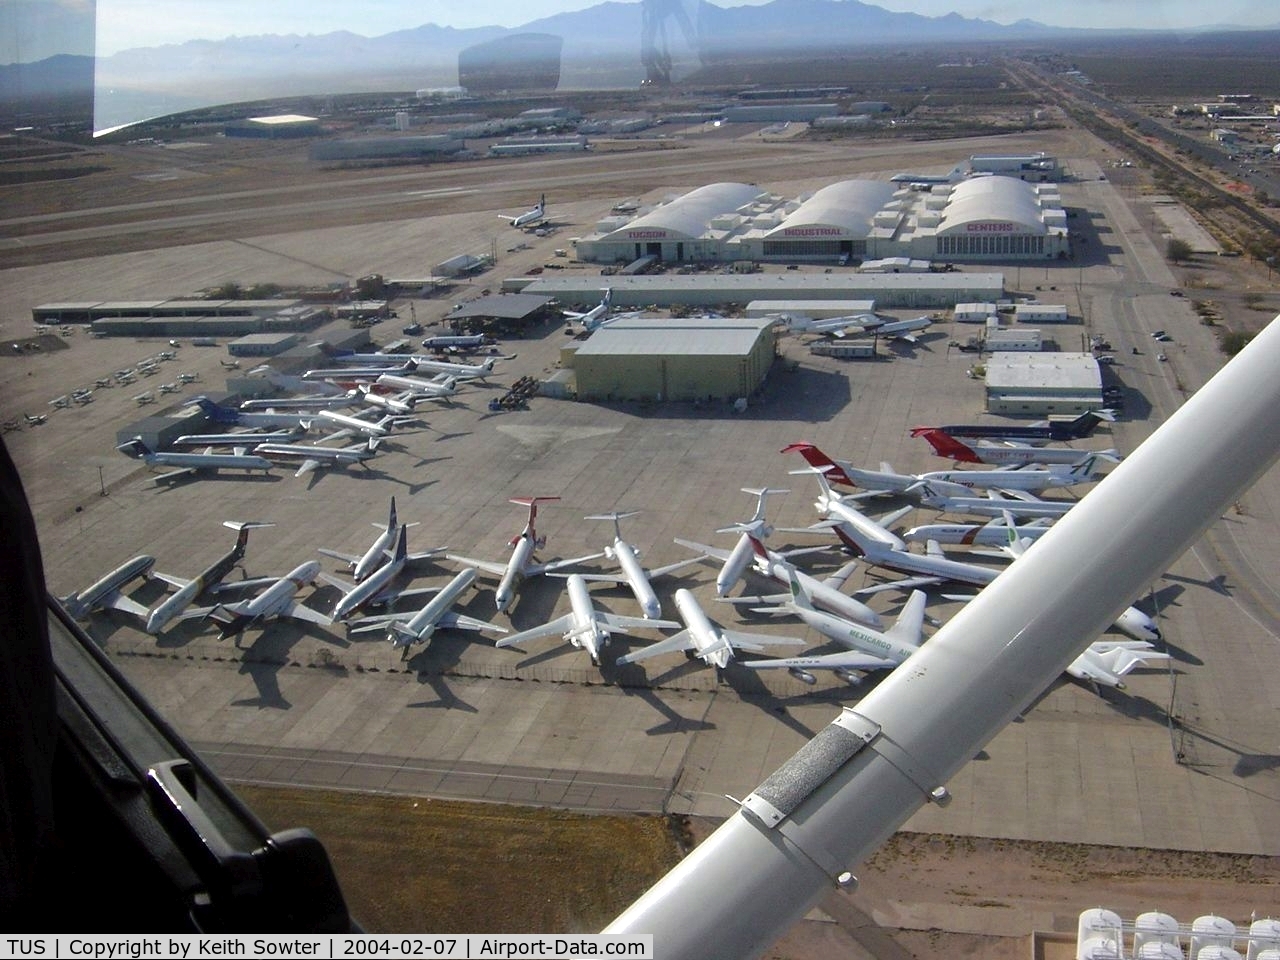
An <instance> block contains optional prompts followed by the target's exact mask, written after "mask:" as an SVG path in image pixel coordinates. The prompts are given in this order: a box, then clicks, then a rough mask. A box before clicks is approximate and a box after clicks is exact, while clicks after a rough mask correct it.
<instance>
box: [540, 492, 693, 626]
mask: <svg viewBox="0 0 1280 960" xmlns="http://www.w3.org/2000/svg"><path fill="white" fill-rule="evenodd" d="M638 512H639V511H636V510H633V511H631V512H630V513H616V512H615V513H601V514H591V515H590V516H588V517H585V518H584V519H587V520H612V521H613V545H612V546H609V547H605V550H604V555H605V556H606V557H608V558H609V559H610V560H616V561H617V562H618V566H619V567H620V568H621V570H622V573H621V575H617V574H607V573H586V574H577V573H574V574H568V576H573V577H581V578H582V579H583V580H591V581H597V582H603V583H625V584H626V585H627V586H629V587H630V588H631V592H632V594H634V595H635V598H636V601H637V602H638V603H639V604H640V609H641V610H642V611H643V612H644V615H645V616H646V617H648V618H649V619H653V618H655V617H660V616H662V605H661V604H660V603H659V602H658V597H657V595H656V594H655V593H654V592H653V585H652V584H651V583H650V582H649V581H650V580H651V579H652V578H653V577H660V576H663V575H664V574H668V573H675V572H676V571H677V570H683V569H684V568H685V567H688V566H692V565H693V564H695V563H700V562H701V561H702V559H703V558H702V557H690V558H689V559H687V560H677V561H676V562H675V563H669V564H667V565H666V566H665V567H657V568H655V569H653V570H646V569H645V568H644V566H643V565H642V564H641V563H640V551H639V550H637V549H636V548H635V547H633V546H632V545H631V544H629V543H627V541H625V540H623V539H622V527H621V525H620V523H619V521H621V520H624V519H626V518H627V517H634V516H636V514H637V513H638ZM556 576H564V574H556Z"/></svg>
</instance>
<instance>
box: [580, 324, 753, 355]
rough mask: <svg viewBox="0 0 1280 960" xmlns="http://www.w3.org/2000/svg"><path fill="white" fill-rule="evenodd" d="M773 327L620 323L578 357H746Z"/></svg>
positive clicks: (594, 336)
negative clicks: (764, 333)
mask: <svg viewBox="0 0 1280 960" xmlns="http://www.w3.org/2000/svg"><path fill="white" fill-rule="evenodd" d="M772 326H773V321H772V320H768V319H758V320H748V319H743V318H737V317H734V318H729V317H686V318H683V319H680V320H664V319H660V318H658V319H655V318H645V317H638V318H636V319H632V320H616V321H614V322H613V323H610V324H608V325H607V326H604V327H600V328H598V329H597V330H596V331H595V333H593V334H592V335H591V337H590V338H589V339H588V340H587V342H586V343H584V344H583V345H582V346H581V347H579V348H578V352H577V356H579V357H590V356H597V357H601V356H619V355H623V354H625V355H630V356H645V357H647V356H704V357H705V356H712V355H715V356H731V357H738V356H746V355H747V354H749V353H750V352H751V350H752V348H753V347H754V346H755V344H756V342H757V341H758V340H759V339H760V334H761V332H762V331H765V330H768V329H769V328H771V327H772Z"/></svg>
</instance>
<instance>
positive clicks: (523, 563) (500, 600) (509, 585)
mask: <svg viewBox="0 0 1280 960" xmlns="http://www.w3.org/2000/svg"><path fill="white" fill-rule="evenodd" d="M559 499H560V498H559V497H512V498H511V502H512V503H518V504H520V505H521V506H526V507H528V508H529V520H528V522H527V523H526V524H525V525H524V529H523V530H521V531H520V532H519V533H518V534H516V535H515V536H514V537H512V538H511V540H510V547H511V557H510V559H509V560H507V562H506V563H495V562H493V561H491V560H476V559H474V558H472V557H464V556H461V555H460V554H454V553H447V554H445V556H447V557H448V558H449V559H450V560H454V561H456V562H458V563H465V564H467V565H468V566H472V567H478V568H479V569H480V570H482V571H484V572H485V573H488V574H492V575H494V576H497V577H500V578H501V579H500V581H499V582H498V589H497V591H496V592H495V593H494V598H493V599H494V603H495V604H496V606H497V609H498V612H499V613H505V612H506V610H507V608H508V607H510V606H511V602H512V601H513V600H515V598H516V588H517V587H518V586H519V584H520V582H521V581H522V580H524V579H526V578H527V577H534V576H537V575H539V574H543V573H548V572H550V571H552V570H559V569H560V568H562V567H568V566H572V565H573V564H575V563H584V562H586V561H587V560H595V559H596V558H597V557H601V556H604V554H603V552H601V553H589V554H587V555H586V556H583V557H575V558H573V559H572V560H552V561H549V562H547V563H539V562H537V561H535V560H534V552H535V551H536V550H538V549H540V548H541V547H542V546H544V545H545V544H546V538H545V537H544V538H541V539H540V538H539V537H538V534H537V531H536V530H535V529H534V522H535V521H536V519H537V517H538V504H540V503H550V502H552V501H555V500H559Z"/></svg>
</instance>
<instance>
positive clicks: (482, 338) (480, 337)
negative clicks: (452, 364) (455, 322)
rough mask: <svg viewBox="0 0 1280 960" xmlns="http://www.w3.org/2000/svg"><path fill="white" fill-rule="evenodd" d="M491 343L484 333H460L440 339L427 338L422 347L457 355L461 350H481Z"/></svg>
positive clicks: (445, 335) (443, 336)
mask: <svg viewBox="0 0 1280 960" xmlns="http://www.w3.org/2000/svg"><path fill="white" fill-rule="evenodd" d="M489 342H490V340H489V337H488V336H486V335H485V334H483V333H465V334H462V333H460V334H444V335H442V336H438V337H427V338H426V339H425V340H423V341H422V346H423V348H424V349H426V350H436V351H439V352H441V353H457V352H458V351H460V350H465V351H468V352H470V351H472V350H479V349H480V348H481V347H483V346H484V345H485V344H486V343H489Z"/></svg>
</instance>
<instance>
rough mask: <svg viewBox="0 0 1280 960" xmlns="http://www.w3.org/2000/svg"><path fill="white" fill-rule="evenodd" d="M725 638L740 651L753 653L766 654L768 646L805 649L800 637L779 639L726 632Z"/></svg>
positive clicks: (761, 634)
mask: <svg viewBox="0 0 1280 960" xmlns="http://www.w3.org/2000/svg"><path fill="white" fill-rule="evenodd" d="M724 638H725V639H726V640H728V641H729V645H730V646H732V647H736V648H737V649H739V650H750V651H751V652H752V653H764V648H765V647H766V646H770V645H773V646H788V647H803V646H804V641H803V640H801V639H800V638H799V637H779V636H775V635H774V634H772V633H744V632H743V631H741V630H725V631H724Z"/></svg>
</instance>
